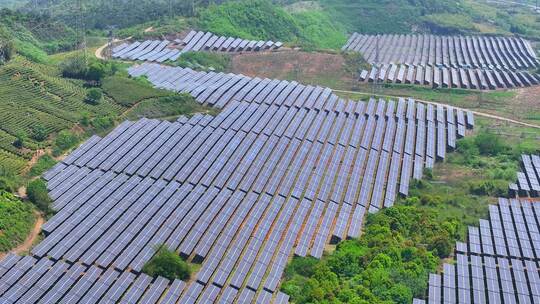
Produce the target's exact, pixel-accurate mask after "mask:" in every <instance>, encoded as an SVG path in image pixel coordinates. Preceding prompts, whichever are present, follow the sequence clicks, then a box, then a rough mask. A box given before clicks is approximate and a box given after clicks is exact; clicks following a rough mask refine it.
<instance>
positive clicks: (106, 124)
mask: <svg viewBox="0 0 540 304" xmlns="http://www.w3.org/2000/svg"><path fill="white" fill-rule="evenodd" d="M91 124H92V127H94V129H96V131H105V130H107V129H109V128H110V127H112V126H114V119H113V118H112V117H110V116H103V117H96V118H94V119H92V122H91Z"/></svg>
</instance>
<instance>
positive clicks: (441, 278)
mask: <svg viewBox="0 0 540 304" xmlns="http://www.w3.org/2000/svg"><path fill="white" fill-rule="evenodd" d="M539 219H540V202H532V201H518V200H506V199H499V205H498V206H497V205H490V220H480V228H476V227H469V233H468V242H467V243H461V242H458V243H457V245H456V252H457V254H456V260H457V263H456V264H455V265H454V264H444V267H443V274H442V275H440V274H431V275H430V278H429V287H428V292H427V302H428V303H540V276H539V270H538V269H539V268H538V262H539V261H540V232H539V227H538V220H539ZM418 303H423V302H421V301H419V302H418Z"/></svg>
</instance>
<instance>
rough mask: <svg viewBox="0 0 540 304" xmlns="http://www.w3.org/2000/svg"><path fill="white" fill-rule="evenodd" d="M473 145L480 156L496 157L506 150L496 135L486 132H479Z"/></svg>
mask: <svg viewBox="0 0 540 304" xmlns="http://www.w3.org/2000/svg"><path fill="white" fill-rule="evenodd" d="M474 143H475V144H476V146H477V147H478V151H479V152H480V154H482V155H490V156H496V155H499V154H501V153H504V152H506V151H507V150H508V149H507V147H506V145H505V144H504V143H503V142H502V140H501V139H500V138H499V137H498V136H497V135H495V134H493V133H489V132H487V131H484V132H480V133H479V134H478V135H476V137H475V138H474Z"/></svg>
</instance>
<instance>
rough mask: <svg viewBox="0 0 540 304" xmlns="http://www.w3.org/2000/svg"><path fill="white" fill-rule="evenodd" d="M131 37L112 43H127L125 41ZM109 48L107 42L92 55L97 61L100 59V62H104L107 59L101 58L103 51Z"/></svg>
mask: <svg viewBox="0 0 540 304" xmlns="http://www.w3.org/2000/svg"><path fill="white" fill-rule="evenodd" d="M131 38H132V37H127V38H125V39H114V40H113V41H112V42H113V43H116V42H122V41H127V40H130V39H131ZM107 46H109V42H107V43H105V44H104V45H102V46H100V47H99V48H98V49H97V50H96V51H95V52H94V55H95V56H96V58H97V59H101V60H106V59H107V58H105V57H103V50H104V49H105V48H106V47H107Z"/></svg>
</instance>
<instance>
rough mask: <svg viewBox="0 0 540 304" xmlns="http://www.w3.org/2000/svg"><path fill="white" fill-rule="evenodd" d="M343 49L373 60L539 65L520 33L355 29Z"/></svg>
mask: <svg viewBox="0 0 540 304" xmlns="http://www.w3.org/2000/svg"><path fill="white" fill-rule="evenodd" d="M342 49H343V50H347V51H356V52H360V53H362V54H363V56H364V58H365V59H366V60H367V62H369V63H371V64H374V63H380V64H391V63H395V64H397V63H402V64H406V65H408V66H410V65H413V66H418V65H420V66H424V67H425V66H428V65H429V66H432V67H434V66H437V67H443V66H444V67H446V68H482V69H503V70H519V69H529V68H533V67H536V66H538V60H537V58H536V54H535V52H534V50H533V48H532V46H531V43H530V42H529V41H527V40H525V39H523V38H516V37H494V36H434V35H361V34H358V33H354V34H353V35H352V36H351V37H350V38H349V40H348V41H347V43H346V44H345V45H344V46H343V48H342ZM377 49H378V50H379V54H377Z"/></svg>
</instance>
